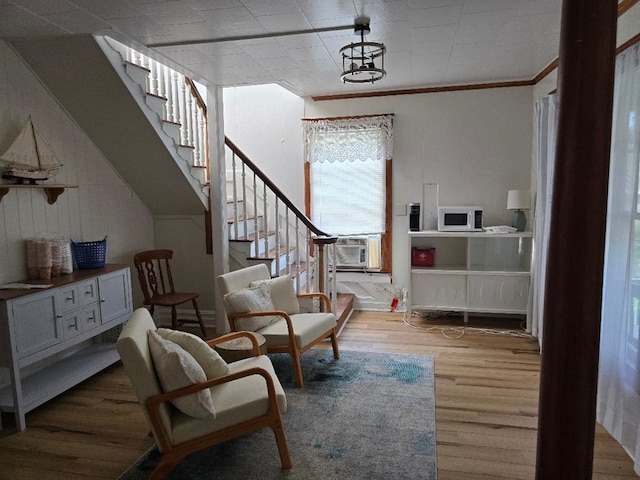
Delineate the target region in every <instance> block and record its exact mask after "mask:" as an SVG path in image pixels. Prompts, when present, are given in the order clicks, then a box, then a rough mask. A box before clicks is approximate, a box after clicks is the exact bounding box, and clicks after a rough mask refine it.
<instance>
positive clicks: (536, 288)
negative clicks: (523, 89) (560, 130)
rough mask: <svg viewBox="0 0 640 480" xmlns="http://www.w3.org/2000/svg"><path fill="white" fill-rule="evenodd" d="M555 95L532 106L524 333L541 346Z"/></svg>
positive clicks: (554, 132)
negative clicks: (531, 208)
mask: <svg viewBox="0 0 640 480" xmlns="http://www.w3.org/2000/svg"><path fill="white" fill-rule="evenodd" d="M557 104H558V101H557V98H556V95H550V96H548V97H544V98H541V99H540V100H538V101H537V102H536V104H535V144H534V156H535V163H536V204H535V215H534V225H533V232H534V233H533V264H532V268H531V294H530V296H529V308H528V316H527V318H528V322H529V324H528V325H527V327H528V328H527V330H529V331H530V333H531V335H533V336H534V337H536V338H537V339H538V342H539V344H540V346H542V330H543V321H542V320H543V314H544V291H545V285H546V267H547V256H548V246H549V226H550V220H551V205H552V201H553V199H552V197H551V194H552V192H553V170H554V161H555V150H556V123H557V122H556V111H557Z"/></svg>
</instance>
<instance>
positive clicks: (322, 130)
mask: <svg viewBox="0 0 640 480" xmlns="http://www.w3.org/2000/svg"><path fill="white" fill-rule="evenodd" d="M302 126H303V129H304V143H305V160H306V161H307V162H311V163H313V162H320V163H322V162H330V163H333V162H354V161H358V160H359V161H367V160H390V159H391V158H392V157H393V115H373V116H366V117H351V118H336V119H326V118H324V119H317V120H316V119H303V120H302Z"/></svg>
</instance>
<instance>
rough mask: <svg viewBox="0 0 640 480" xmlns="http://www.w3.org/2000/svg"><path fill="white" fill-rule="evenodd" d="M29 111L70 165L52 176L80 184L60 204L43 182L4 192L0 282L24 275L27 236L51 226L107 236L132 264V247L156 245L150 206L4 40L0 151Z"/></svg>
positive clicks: (71, 233) (111, 248)
mask: <svg viewBox="0 0 640 480" xmlns="http://www.w3.org/2000/svg"><path fill="white" fill-rule="evenodd" d="M99 113H100V112H96V114H99ZM29 115H31V117H32V119H33V122H34V124H35V126H36V128H37V129H38V130H40V132H41V133H42V134H43V136H44V138H45V139H47V140H48V142H49V143H50V145H51V147H52V148H53V150H54V151H55V153H56V155H57V156H58V158H59V159H60V161H61V162H62V163H63V164H64V167H63V168H62V170H61V171H60V172H59V173H58V174H57V175H56V177H55V178H54V179H52V180H50V181H49V183H57V184H68V185H76V186H77V187H78V188H73V189H67V190H66V191H65V192H64V193H63V194H62V195H61V196H60V197H59V198H58V200H57V202H56V203H55V204H54V205H49V204H48V203H47V200H46V196H45V194H44V192H43V191H42V190H40V189H12V190H10V191H9V193H8V194H7V195H6V196H5V197H4V198H3V199H2V201H1V202H0V284H1V283H7V282H13V281H18V280H21V279H24V278H25V277H26V275H27V271H26V252H25V240H26V239H29V238H33V237H36V236H40V235H42V234H45V233H54V234H59V235H61V236H63V237H65V238H68V239H69V238H70V239H73V240H75V241H90V240H100V239H102V238H104V237H105V235H106V236H108V240H107V261H109V262H117V263H125V264H131V265H132V257H133V253H134V252H136V251H139V250H144V249H147V248H152V247H153V245H154V237H153V235H154V231H153V217H152V216H151V213H150V212H149V210H148V209H147V207H146V206H145V205H144V204H143V203H142V201H141V200H140V199H139V198H138V197H137V195H136V194H135V193H134V192H133V191H132V190H131V188H130V187H129V186H128V185H127V184H126V183H125V182H124V181H123V180H122V179H121V178H120V177H119V176H118V174H117V172H116V171H115V170H114V169H113V167H112V166H111V164H110V163H109V162H108V161H107V160H106V158H105V157H104V156H103V155H102V153H101V152H100V151H99V150H98V149H97V148H96V146H95V145H94V144H93V143H92V142H91V140H90V139H89V138H88V137H87V136H86V135H85V133H84V132H83V131H82V129H81V128H80V126H78V125H77V124H76V123H75V122H74V120H73V119H72V118H70V117H69V115H68V114H67V113H66V112H65V110H64V109H63V108H62V107H61V106H60V105H59V104H58V102H57V101H56V99H55V98H54V97H53V96H52V95H51V93H50V92H49V91H48V90H47V89H46V88H45V87H44V86H43V85H42V84H41V82H40V81H39V79H38V78H37V77H36V76H35V75H34V74H33V72H32V71H31V70H30V69H29V67H28V65H26V64H25V63H24V62H23V60H22V59H21V57H19V56H18V54H17V53H15V52H14V51H13V49H12V48H11V46H10V45H9V44H7V43H6V42H3V41H0V152H4V150H5V149H7V148H8V146H9V145H10V144H11V142H12V141H13V139H14V138H15V137H16V136H17V135H18V133H19V132H20V129H21V128H22V126H23V125H24V123H25V122H26V120H27V117H28V116H29ZM117 140H118V139H117V138H114V142H117ZM0 182H2V183H6V181H5V180H0ZM133 290H134V302H135V301H136V298H137V297H136V295H138V292H137V290H138V289H137V288H134V289H133Z"/></svg>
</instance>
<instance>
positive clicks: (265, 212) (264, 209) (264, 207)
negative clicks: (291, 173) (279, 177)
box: [262, 182, 279, 276]
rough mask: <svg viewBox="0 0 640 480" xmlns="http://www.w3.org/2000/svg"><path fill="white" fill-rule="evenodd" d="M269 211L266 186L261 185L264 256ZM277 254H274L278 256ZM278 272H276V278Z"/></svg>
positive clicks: (266, 247) (266, 249)
mask: <svg viewBox="0 0 640 480" xmlns="http://www.w3.org/2000/svg"><path fill="white" fill-rule="evenodd" d="M268 214H269V210H267V184H266V183H264V182H263V183H262V229H263V230H264V240H263V243H264V255H265V257H266V256H267V255H268V254H269V215H268ZM278 254H279V252H276V255H278ZM278 275H279V272H276V276H278Z"/></svg>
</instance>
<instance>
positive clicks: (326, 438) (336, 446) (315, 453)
mask: <svg viewBox="0 0 640 480" xmlns="http://www.w3.org/2000/svg"><path fill="white" fill-rule="evenodd" d="M340 355H341V358H340V360H334V359H333V353H332V352H331V350H310V351H308V352H306V353H304V354H303V355H302V356H301V360H302V371H303V374H304V379H305V386H304V388H301V389H299V388H296V387H295V380H294V375H293V369H292V367H291V361H290V359H289V356H288V355H284V354H276V355H270V356H269V357H270V358H271V360H272V362H273V364H274V367H275V369H276V372H277V373H278V377H279V378H280V382H281V383H282V385H283V387H284V389H285V392H286V394H287V403H288V410H287V412H286V413H285V414H284V415H283V421H284V425H285V432H286V435H287V441H288V443H289V451H290V453H291V460H292V462H293V469H291V470H289V471H282V470H281V469H280V459H279V457H278V451H277V447H276V443H275V439H274V436H273V432H272V431H271V430H270V429H264V430H262V431H260V432H256V433H252V434H249V435H246V436H244V437H241V438H238V439H235V440H231V441H229V442H226V443H224V444H221V445H217V446H214V447H210V448H208V449H206V450H203V451H201V452H197V453H194V454H192V455H190V456H189V457H187V458H186V459H185V460H183V461H182V462H181V463H180V464H179V465H178V466H177V467H176V468H175V470H173V472H172V473H171V475H170V477H169V478H170V479H189V480H198V479H217V480H237V479H243V480H247V479H249V480H250V479H255V480H258V479H260V480H267V479H289V480H332V479H348V480H352V479H362V480H364V479H367V480H369V479H370V480H374V479H375V480H378V479H394V480H397V479H424V480H435V479H436V478H437V469H436V428H435V393H434V374H433V357H431V356H427V355H402V354H392V353H390V354H382V353H368V352H353V351H342V352H340ZM158 458H159V453H158V451H157V450H156V449H155V448H153V449H151V450H150V451H149V452H147V454H146V455H145V456H144V457H143V458H142V459H141V460H140V461H138V462H137V463H136V464H135V465H133V466H132V467H131V468H130V469H129V470H127V472H125V473H124V474H123V475H122V477H120V478H121V480H141V479H146V478H148V476H149V474H150V473H151V471H152V470H153V468H154V467H155V466H156V464H157V462H158Z"/></svg>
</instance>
